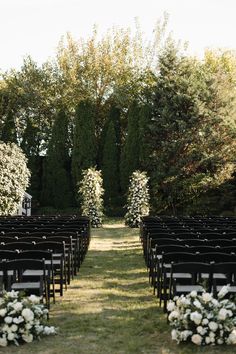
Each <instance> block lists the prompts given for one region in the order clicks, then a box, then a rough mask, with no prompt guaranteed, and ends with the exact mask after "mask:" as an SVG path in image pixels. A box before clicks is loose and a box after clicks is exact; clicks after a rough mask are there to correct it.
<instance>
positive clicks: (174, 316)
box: [168, 311, 179, 321]
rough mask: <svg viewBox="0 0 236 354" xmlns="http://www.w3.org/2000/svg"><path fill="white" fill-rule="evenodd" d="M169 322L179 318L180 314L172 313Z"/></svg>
mask: <svg viewBox="0 0 236 354" xmlns="http://www.w3.org/2000/svg"><path fill="white" fill-rule="evenodd" d="M168 318H169V321H172V320H173V319H175V318H179V312H178V311H172V312H171V313H170V314H169V317H168Z"/></svg>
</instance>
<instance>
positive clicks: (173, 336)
mask: <svg viewBox="0 0 236 354" xmlns="http://www.w3.org/2000/svg"><path fill="white" fill-rule="evenodd" d="M171 338H172V339H173V340H177V341H178V340H179V339H178V332H177V331H176V329H172V331H171Z"/></svg>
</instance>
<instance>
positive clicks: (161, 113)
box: [147, 45, 236, 213]
mask: <svg viewBox="0 0 236 354" xmlns="http://www.w3.org/2000/svg"><path fill="white" fill-rule="evenodd" d="M215 61H217V60H216V59H214V60H213V62H215ZM218 64H219V63H218ZM159 65H160V74H159V77H158V79H157V85H156V89H155V99H154V101H153V113H152V124H151V126H150V134H149V136H148V139H147V143H148V144H149V146H150V149H151V159H150V163H149V168H148V170H149V173H150V175H151V179H152V186H153V188H152V196H153V202H154V207H155V209H156V211H159V212H160V211H162V212H168V210H171V212H172V213H176V212H178V210H181V211H182V212H183V211H184V209H185V208H186V210H187V209H188V208H189V206H190V205H191V204H192V206H193V205H195V206H197V204H196V203H195V201H196V200H197V199H199V198H200V196H201V195H203V194H204V193H205V192H206V191H207V190H209V189H212V188H216V187H217V186H220V185H221V184H222V183H224V182H225V181H226V180H227V179H229V178H230V177H231V175H232V172H233V168H234V164H233V161H234V160H235V153H236V145H235V141H236V140H235V137H236V129H235V127H236V120H235V115H234V114H233V111H234V109H235V98H234V99H233V97H232V95H228V92H229V90H230V89H231V90H232V88H233V87H232V77H231V74H232V72H230V73H227V74H226V75H224V80H223V82H222V80H221V79H219V77H218V76H217V75H216V74H217V71H218V70H219V71H221V70H222V69H223V68H224V65H222V68H219V65H215V67H214V70H213V71H212V72H210V70H209V69H210V68H209V63H207V62H204V63H201V62H199V61H197V60H196V59H191V58H187V57H184V56H181V55H180V54H179V53H178V51H177V50H176V48H175V47H174V46H173V45H170V46H169V47H167V48H166V50H165V51H164V52H163V53H162V55H161V56H160V60H159ZM224 72H226V70H224ZM217 81H219V82H217ZM195 212H201V208H200V209H195Z"/></svg>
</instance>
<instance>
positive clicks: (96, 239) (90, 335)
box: [0, 224, 236, 354]
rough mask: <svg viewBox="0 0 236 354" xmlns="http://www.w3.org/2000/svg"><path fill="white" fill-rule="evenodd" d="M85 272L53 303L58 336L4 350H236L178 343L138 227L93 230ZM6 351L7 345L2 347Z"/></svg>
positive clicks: (181, 353) (90, 353) (48, 353)
mask: <svg viewBox="0 0 236 354" xmlns="http://www.w3.org/2000/svg"><path fill="white" fill-rule="evenodd" d="M92 234H93V235H92V240H91V244H90V248H89V252H88V254H87V256H86V259H85V261H84V263H83V265H82V267H81V270H80V274H79V276H78V277H77V278H76V279H75V280H73V281H72V283H71V285H70V287H69V289H68V290H67V292H65V295H64V296H63V298H61V299H58V301H57V303H56V305H54V306H52V310H51V321H50V322H51V324H54V325H55V326H58V327H59V334H58V335H57V336H55V337H48V338H43V339H42V341H40V342H34V343H31V344H27V345H23V346H21V347H19V348H16V347H13V346H11V347H9V348H5V349H2V352H4V353H20V354H23V353H24V354H27V353H40V354H54V353H55V354H62V353H63V354H65V353H71V354H74V353H76V354H129V353H137V354H139V353H140V354H141V353H143V354H188V353H189V354H190V353H209V354H213V353H226V352H227V353H235V352H236V351H235V350H234V351H232V348H231V349H230V348H223V349H224V350H223V351H222V348H214V347H213V348H211V349H207V348H196V347H195V346H193V345H187V346H182V345H181V346H177V345H176V344H175V343H173V342H172V341H171V340H170V329H169V328H168V326H167V323H166V316H165V315H164V314H163V312H162V310H161V309H159V308H158V304H157V299H156V298H155V297H154V296H153V295H152V290H151V288H150V287H149V285H148V280H147V273H146V269H145V266H144V260H143V257H142V252H141V248H140V243H139V237H138V231H137V229H128V228H125V227H124V226H123V225H122V224H113V225H112V224H110V225H109V224H107V225H105V227H104V228H102V229H97V230H93V232H92ZM0 351H1V349H0Z"/></svg>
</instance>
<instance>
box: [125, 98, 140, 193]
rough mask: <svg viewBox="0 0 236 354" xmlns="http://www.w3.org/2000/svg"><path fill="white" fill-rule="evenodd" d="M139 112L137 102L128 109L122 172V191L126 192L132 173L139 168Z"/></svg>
mask: <svg viewBox="0 0 236 354" xmlns="http://www.w3.org/2000/svg"><path fill="white" fill-rule="evenodd" d="M139 112H140V107H139V105H138V104H137V102H133V104H132V105H131V107H130V109H129V111H128V127H127V135H126V139H125V143H124V146H123V149H122V153H121V163H120V173H121V187H122V191H123V192H126V191H127V188H128V183H129V178H130V176H131V174H132V173H133V172H134V171H135V170H137V169H138V168H139Z"/></svg>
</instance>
